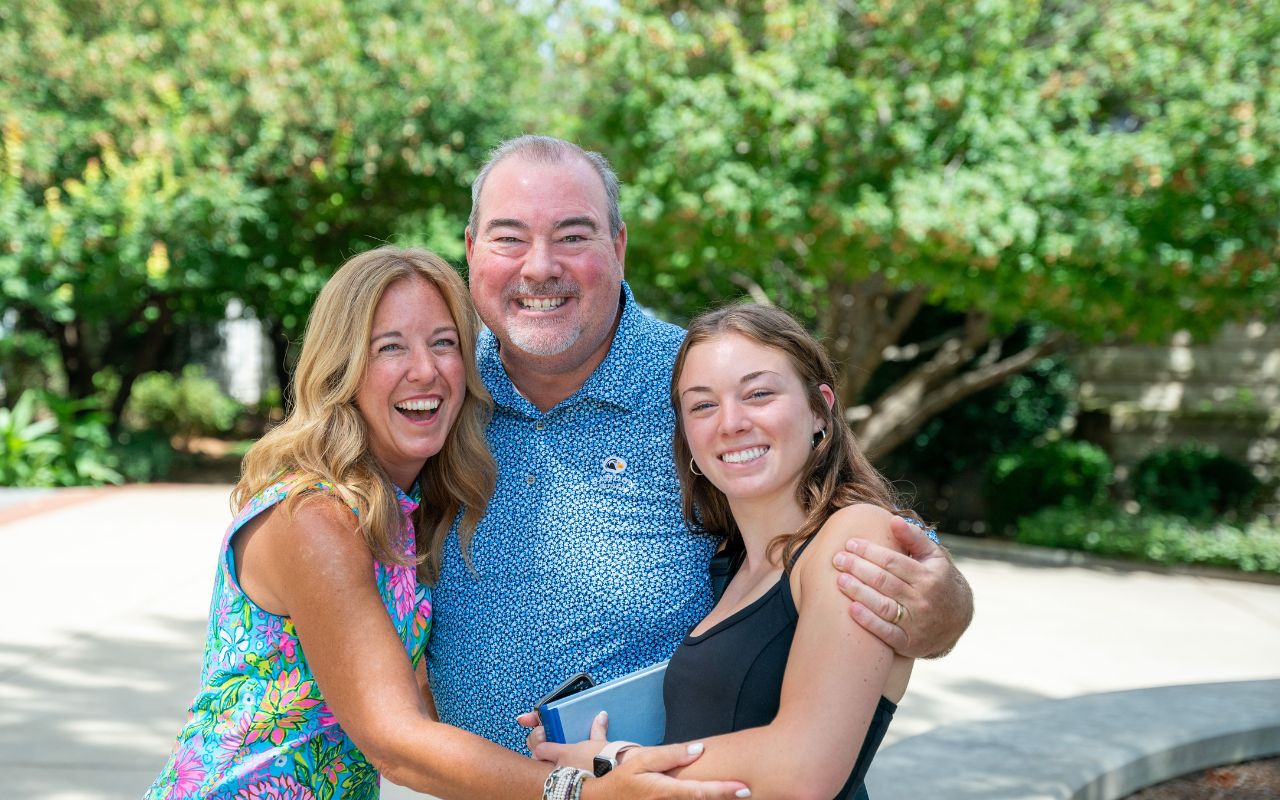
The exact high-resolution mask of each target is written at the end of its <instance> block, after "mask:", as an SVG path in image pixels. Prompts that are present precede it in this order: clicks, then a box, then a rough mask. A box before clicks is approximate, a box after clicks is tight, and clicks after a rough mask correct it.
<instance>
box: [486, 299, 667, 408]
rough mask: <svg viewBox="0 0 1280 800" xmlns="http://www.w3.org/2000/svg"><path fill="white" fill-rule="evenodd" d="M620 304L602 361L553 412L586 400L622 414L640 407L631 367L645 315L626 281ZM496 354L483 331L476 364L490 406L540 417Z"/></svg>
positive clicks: (492, 340) (490, 335) (641, 388)
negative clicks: (615, 326) (579, 387)
mask: <svg viewBox="0 0 1280 800" xmlns="http://www.w3.org/2000/svg"><path fill="white" fill-rule="evenodd" d="M621 304H622V317H621V319H619V320H618V329H617V330H616V331H615V332H614V334H613V341H612V342H610V344H609V352H608V353H607V354H606V355H605V357H604V361H601V362H600V366H598V367H596V369H595V371H594V372H592V373H591V375H590V376H588V378H587V381H586V383H584V384H583V385H582V388H581V389H579V390H578V391H576V392H574V393H573V394H572V395H570V396H569V397H567V398H565V399H564V400H563V401H561V402H560V403H559V405H557V406H556V408H560V407H561V406H567V405H570V404H572V403H577V402H580V401H582V400H587V399H590V400H596V401H599V402H602V403H608V404H610V405H614V406H618V407H619V408H622V409H624V410H626V411H634V410H635V409H637V408H639V407H640V406H641V405H642V404H643V393H644V389H645V387H644V385H643V383H644V382H643V380H642V379H640V378H639V377H638V376H637V375H635V364H636V358H637V357H639V351H638V350H637V348H639V347H641V340H642V338H643V336H644V333H643V331H642V328H643V326H644V324H645V313H644V311H643V310H642V309H641V308H640V306H639V305H638V304H637V303H636V298H635V295H634V294H632V292H631V287H630V286H628V285H627V282H626V281H623V282H622V298H621ZM498 350H499V347H498V339H497V337H495V336H494V335H493V332H492V331H489V330H485V331H484V332H483V333H482V334H481V335H480V341H479V343H478V344H477V346H476V361H477V363H478V365H479V368H480V375H481V377H482V378H483V379H484V382H485V385H486V386H488V387H489V394H490V395H492V396H493V402H494V403H496V404H497V405H499V406H503V407H505V408H508V409H510V410H513V411H518V412H520V413H522V414H524V415H526V416H529V417H537V416H541V413H540V412H539V411H538V409H537V408H536V407H535V406H534V405H533V404H532V403H530V402H529V401H528V400H526V399H525V398H524V397H522V396H521V395H520V393H519V392H518V391H516V388H515V385H514V384H512V382H511V378H510V376H508V375H507V370H506V368H505V367H504V366H503V365H502V357H501V355H500V354H499V352H498ZM553 410H554V409H553ZM548 413H550V412H548Z"/></svg>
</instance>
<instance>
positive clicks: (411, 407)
mask: <svg viewBox="0 0 1280 800" xmlns="http://www.w3.org/2000/svg"><path fill="white" fill-rule="evenodd" d="M439 407H440V400H439V398H436V399H433V400H405V401H403V402H400V403H396V408H398V409H400V410H401V411H435V410H436V409H437V408H439Z"/></svg>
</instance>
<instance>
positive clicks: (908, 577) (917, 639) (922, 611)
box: [834, 517, 973, 658]
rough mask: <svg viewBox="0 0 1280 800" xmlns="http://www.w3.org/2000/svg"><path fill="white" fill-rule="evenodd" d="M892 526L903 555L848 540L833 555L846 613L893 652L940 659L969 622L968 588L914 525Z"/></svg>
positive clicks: (948, 560) (944, 554) (898, 520)
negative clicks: (848, 603)
mask: <svg viewBox="0 0 1280 800" xmlns="http://www.w3.org/2000/svg"><path fill="white" fill-rule="evenodd" d="M891 529H892V531H893V536H894V538H895V539H897V540H898V543H899V544H900V545H901V546H902V548H903V550H905V551H906V552H907V555H906V556H904V555H903V554H902V553H898V552H896V551H894V550H890V549H889V548H887V547H881V546H880V545H876V544H872V543H871V542H868V541H865V540H863V539H850V540H849V541H848V543H847V544H846V545H845V551H844V552H842V553H837V554H836V555H835V558H834V563H835V566H836V569H837V570H839V579H838V583H839V585H840V591H842V592H844V594H845V596H846V597H848V598H849V599H850V600H852V601H853V604H852V605H851V606H850V607H849V615H850V616H852V617H853V618H854V620H856V621H857V623H858V624H859V625H861V626H862V627H864V628H866V629H867V630H868V631H870V632H871V633H873V634H875V635H876V636H877V637H879V638H880V639H881V640H882V641H883V642H884V643H885V644H887V645H889V646H890V647H892V648H893V649H894V651H896V652H897V653H898V655H901V656H907V657H909V658H939V657H941V656H944V655H946V654H947V653H949V652H950V651H951V648H953V647H955V646H956V642H957V641H959V640H960V635H961V634H963V633H964V632H965V629H966V628H968V627H969V623H970V622H971V621H972V620H973V591H972V590H971V589H970V588H969V582H968V581H966V580H965V579H964V576H963V575H961V574H960V570H958V569H956V565H955V564H954V563H952V561H951V556H950V555H948V554H947V551H946V550H945V549H943V547H942V546H941V545H939V544H937V543H935V542H934V541H933V540H932V539H930V538H929V537H928V536H926V535H925V534H924V533H923V532H922V531H921V530H920V529H919V528H917V527H915V526H914V525H911V524H909V523H907V522H906V521H905V520H903V519H901V518H897V517H895V518H894V521H893V523H892V525H891ZM899 609H901V610H899Z"/></svg>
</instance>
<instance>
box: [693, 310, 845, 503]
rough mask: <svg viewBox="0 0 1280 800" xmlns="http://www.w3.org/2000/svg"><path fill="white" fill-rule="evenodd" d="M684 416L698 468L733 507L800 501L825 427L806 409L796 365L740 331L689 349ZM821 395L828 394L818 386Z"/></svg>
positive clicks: (806, 404)
mask: <svg viewBox="0 0 1280 800" xmlns="http://www.w3.org/2000/svg"><path fill="white" fill-rule="evenodd" d="M676 385H677V389H678V391H679V397H680V417H681V421H682V423H683V425H684V432H685V436H686V438H687V439H688V442H689V449H690V450H691V451H692V453H693V459H694V461H695V462H696V463H697V465H698V470H699V471H700V472H702V473H703V474H705V475H706V476H707V479H708V480H710V481H711V483H712V484H714V485H715V487H716V488H717V489H719V490H720V491H722V492H724V494H725V496H726V497H728V498H729V500H730V502H733V501H735V500H781V501H787V500H789V501H791V502H795V490H796V486H797V484H798V482H799V480H800V474H801V471H802V470H803V469H804V465H805V462H806V461H807V460H808V458H809V453H810V451H811V450H812V449H813V435H814V433H815V432H816V431H818V430H819V429H821V428H822V427H823V425H824V422H823V420H822V419H821V418H819V417H818V416H817V415H816V414H814V413H813V411H812V410H811V409H810V408H809V401H808V398H807V397H806V392H805V387H804V385H803V383H802V382H801V380H800V376H799V374H797V373H796V370H795V367H793V366H792V364H791V359H790V358H788V357H787V355H786V354H785V353H783V352H782V351H781V350H777V349H775V348H772V347H766V346H764V345H762V344H759V343H757V342H755V341H753V340H752V339H749V338H747V337H745V336H742V335H741V334H737V333H724V334H720V335H718V336H715V337H713V338H711V339H707V340H705V341H703V342H699V343H698V344H696V345H694V346H693V347H691V348H689V351H688V353H687V354H686V357H685V362H684V368H683V369H682V371H681V373H680V378H679V380H678V382H677V384H676ZM821 390H822V391H823V394H824V396H826V395H830V392H831V390H830V389H829V388H828V387H826V386H825V385H824V386H822V387H821Z"/></svg>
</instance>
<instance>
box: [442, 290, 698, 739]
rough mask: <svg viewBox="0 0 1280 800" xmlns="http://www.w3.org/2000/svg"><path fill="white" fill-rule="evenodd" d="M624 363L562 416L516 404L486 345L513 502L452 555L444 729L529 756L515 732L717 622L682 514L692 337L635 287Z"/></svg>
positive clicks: (497, 442) (612, 355)
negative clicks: (681, 361)
mask: <svg viewBox="0 0 1280 800" xmlns="http://www.w3.org/2000/svg"><path fill="white" fill-rule="evenodd" d="M623 302H624V307H623V312H622V318H621V320H620V321H619V324H618V330H617V333H616V334H615V335H614V339H613V343H612V345H611V346H610V348H609V353H608V355H607V356H606V357H605V360H604V361H603V362H601V364H600V366H599V367H598V368H597V369H596V371H595V372H594V373H592V375H591V377H590V378H588V379H587V382H586V383H585V384H584V385H583V387H582V388H581V389H580V390H579V391H578V392H577V393H575V394H574V395H572V396H571V397H569V398H567V399H565V400H564V401H563V402H561V403H560V404H559V405H557V406H556V407H555V408H553V409H551V410H550V411H548V412H547V413H545V414H544V413H542V412H540V411H539V410H538V409H537V408H536V407H535V406H534V405H533V404H532V403H530V402H529V401H528V400H525V399H524V398H523V397H521V396H520V394H519V393H518V392H517V391H516V390H515V388H514V387H513V386H512V384H511V380H510V379H509V378H508V377H507V373H506V370H505V369H504V368H503V366H502V361H501V359H500V358H499V355H498V343H497V341H496V339H495V338H494V336H493V334H492V333H490V332H488V331H486V332H485V333H484V334H483V335H482V338H481V340H480V345H479V348H478V352H477V359H478V361H479V364H480V373H481V375H482V376H483V377H484V382H485V384H486V385H487V386H488V387H489V391H490V393H492V395H493V399H494V404H495V411H494V417H493V421H492V422H491V423H490V424H489V429H488V436H489V446H490V448H492V450H493V455H494V457H495V458H496V459H497V462H498V486H497V491H495V492H494V495H493V501H492V502H491V503H490V504H489V509H488V512H487V513H486V514H485V516H484V519H483V520H481V522H480V525H479V528H478V529H477V531H476V535H475V537H474V538H473V539H472V543H471V556H472V560H473V564H474V567H475V572H474V573H472V572H471V571H470V570H468V568H467V566H466V564H465V563H464V562H463V560H462V557H461V555H460V552H459V549H458V535H457V528H456V526H455V528H454V530H453V531H452V532H451V533H450V535H449V538H448V540H447V541H446V543H445V557H444V563H443V564H442V570H441V577H440V581H439V584H438V585H437V586H436V587H434V588H433V590H432V594H433V596H434V599H435V607H434V610H435V619H434V622H433V629H432V634H431V640H430V642H429V644H428V650H427V659H428V661H427V667H428V669H429V670H430V673H431V689H432V692H433V693H434V694H435V699H436V705H437V707H438V709H439V711H440V718H441V720H443V721H444V722H448V723H451V724H453V725H457V726H459V727H462V728H465V729H467V730H469V731H473V732H474V733H477V734H479V735H481V736H484V737H485V738H488V739H491V740H493V741H495V742H497V743H499V744H502V745H505V746H507V747H509V748H512V749H515V750H521V751H523V750H524V739H525V734H526V731H525V730H524V729H523V728H521V727H520V726H519V725H517V724H516V721H515V717H516V715H517V714H521V713H523V712H525V711H528V710H530V709H531V708H532V707H533V703H534V701H535V700H537V699H538V698H539V697H541V696H542V695H544V694H546V693H547V692H549V691H550V690H552V689H553V688H555V687H556V686H557V685H558V684H559V683H560V682H562V681H563V680H565V679H566V678H568V677H570V676H571V675H573V674H575V673H577V672H579V671H586V672H588V673H590V674H591V676H592V677H593V678H595V679H596V680H597V681H606V680H611V679H613V678H616V677H618V676H621V675H625V674H626V673H628V672H631V671H633V670H636V669H639V668H641V667H645V666H648V665H649V664H653V663H656V662H658V661H661V660H662V659H665V658H668V657H670V655H671V653H672V652H674V650H675V648H676V645H677V644H679V643H680V640H681V638H682V637H683V636H684V634H685V633H686V632H688V630H689V629H690V628H691V627H693V625H695V624H697V622H698V620H700V619H702V618H703V617H704V616H706V615H707V613H708V612H709V611H710V610H711V590H710V582H709V578H708V573H707V563H708V560H709V559H710V558H711V556H712V554H713V552H714V550H715V545H716V543H715V541H714V540H713V539H712V538H711V537H708V536H704V535H698V534H693V533H690V532H689V531H688V530H687V529H686V527H685V525H684V520H683V518H682V516H681V513H680V486H679V482H678V481H677V479H676V474H675V469H674V467H673V465H672V462H671V433H672V430H673V428H674V425H675V417H674V414H673V412H672V409H671V403H670V399H669V394H668V392H669V387H670V382H671V367H672V362H673V361H674V360H675V353H676V349H677V348H678V347H679V346H680V342H681V341H682V340H683V338H684V331H682V330H681V329H680V328H677V327H675V326H674V325H669V324H667V323H665V322H661V321H658V320H655V319H652V318H650V317H648V316H646V315H645V314H644V312H643V311H641V309H640V308H639V306H638V305H636V302H635V298H634V297H633V296H632V294H631V289H630V287H628V286H627V285H626V284H625V283H624V284H623Z"/></svg>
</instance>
